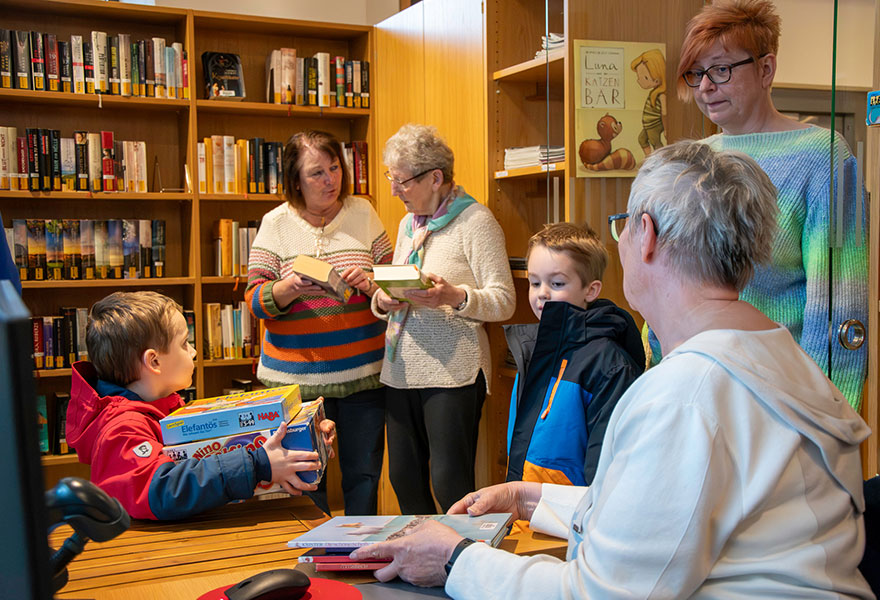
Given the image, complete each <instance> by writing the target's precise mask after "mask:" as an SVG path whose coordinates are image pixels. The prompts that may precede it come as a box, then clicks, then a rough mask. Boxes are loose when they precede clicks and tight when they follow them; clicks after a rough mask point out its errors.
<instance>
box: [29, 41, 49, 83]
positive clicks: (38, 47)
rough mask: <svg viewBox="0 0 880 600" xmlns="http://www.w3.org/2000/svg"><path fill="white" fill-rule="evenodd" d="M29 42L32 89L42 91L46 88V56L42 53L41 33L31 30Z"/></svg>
mask: <svg viewBox="0 0 880 600" xmlns="http://www.w3.org/2000/svg"><path fill="white" fill-rule="evenodd" d="M30 43H31V73H32V76H33V85H34V88H33V89H34V90H36V91H44V90H45V89H46V58H45V55H44V54H43V34H42V33H40V32H39V31H31V40H30Z"/></svg>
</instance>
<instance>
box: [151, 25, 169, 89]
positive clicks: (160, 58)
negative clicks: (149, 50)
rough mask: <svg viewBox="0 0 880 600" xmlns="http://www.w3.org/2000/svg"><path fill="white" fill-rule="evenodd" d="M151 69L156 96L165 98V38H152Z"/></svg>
mask: <svg viewBox="0 0 880 600" xmlns="http://www.w3.org/2000/svg"><path fill="white" fill-rule="evenodd" d="M153 70H154V74H155V75H154V76H155V80H156V85H155V90H156V98H165V86H166V80H165V38H160V37H154V38H153Z"/></svg>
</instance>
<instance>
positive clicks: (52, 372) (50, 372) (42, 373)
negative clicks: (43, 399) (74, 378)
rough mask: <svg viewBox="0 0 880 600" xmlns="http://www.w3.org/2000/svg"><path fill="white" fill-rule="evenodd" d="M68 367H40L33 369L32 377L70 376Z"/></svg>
mask: <svg viewBox="0 0 880 600" xmlns="http://www.w3.org/2000/svg"><path fill="white" fill-rule="evenodd" d="M70 373H71V370H70V369H40V370H36V371H34V377H36V378H37V379H41V378H43V377H70Z"/></svg>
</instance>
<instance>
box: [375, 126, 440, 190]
mask: <svg viewBox="0 0 880 600" xmlns="http://www.w3.org/2000/svg"><path fill="white" fill-rule="evenodd" d="M382 160H383V162H384V163H385V165H386V166H387V167H388V168H390V169H400V170H405V171H409V173H410V174H411V175H415V174H417V173H421V172H422V171H427V170H429V169H440V170H441V171H443V182H444V183H446V182H449V181H452V176H453V175H454V172H453V167H454V166H455V156H454V155H453V154H452V149H451V148H450V147H449V146H448V145H447V144H446V142H445V141H444V140H443V138H442V137H440V134H439V133H437V128H436V127H432V126H430V125H417V124H415V123H407V124H406V125H404V126H403V127H401V128H400V129H399V130H398V131H397V133H395V134H394V135H392V136H391V137H390V138H388V141H387V142H386V143H385V151H384V153H383V154H382Z"/></svg>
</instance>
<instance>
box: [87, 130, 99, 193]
mask: <svg viewBox="0 0 880 600" xmlns="http://www.w3.org/2000/svg"><path fill="white" fill-rule="evenodd" d="M87 135H88V146H87V147H88V154H89V163H88V164H89V189H90V190H91V191H93V192H100V191H101V189H102V187H101V181H102V176H101V134H100V133H89V134H87Z"/></svg>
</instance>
